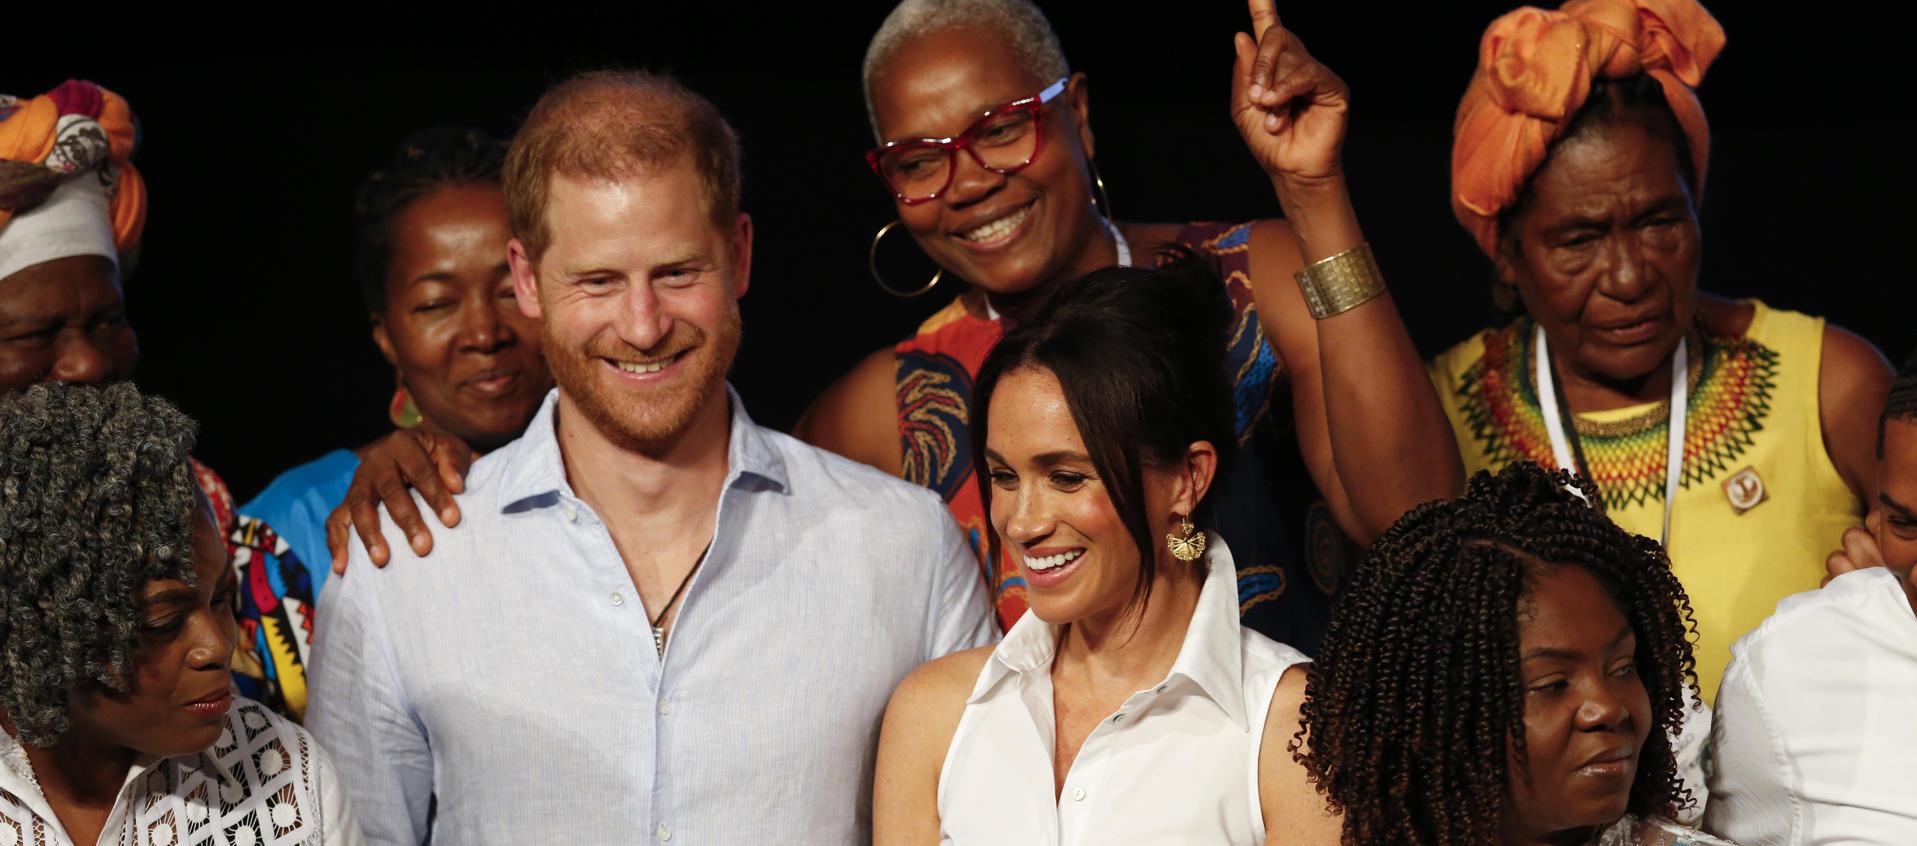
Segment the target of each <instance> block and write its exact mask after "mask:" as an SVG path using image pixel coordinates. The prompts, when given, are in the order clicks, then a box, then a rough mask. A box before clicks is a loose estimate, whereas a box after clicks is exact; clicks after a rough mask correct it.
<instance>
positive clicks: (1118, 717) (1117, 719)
mask: <svg viewBox="0 0 1917 846" xmlns="http://www.w3.org/2000/svg"><path fill="white" fill-rule="evenodd" d="M1124 719H1125V712H1123V711H1120V712H1118V713H1116V714H1113V715H1112V722H1114V723H1117V722H1123V721H1124Z"/></svg>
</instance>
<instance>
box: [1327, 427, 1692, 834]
mask: <svg viewBox="0 0 1917 846" xmlns="http://www.w3.org/2000/svg"><path fill="white" fill-rule="evenodd" d="M1570 485H1576V486H1577V489H1578V490H1579V491H1581V492H1582V493H1583V495H1584V496H1585V497H1590V496H1592V491H1591V486H1590V484H1589V483H1588V482H1584V481H1582V480H1576V479H1574V478H1573V477H1571V476H1570V475H1569V474H1567V473H1565V472H1563V471H1558V472H1555V473H1547V472H1546V471H1544V470H1543V469H1541V468H1539V467H1538V466H1537V465H1535V464H1531V463H1528V462H1526V463H1516V464H1512V465H1510V466H1509V467H1506V468H1505V469H1504V470H1503V472H1501V473H1499V474H1498V475H1496V476H1493V475H1491V474H1490V473H1489V472H1483V471H1481V472H1479V473H1478V474H1477V475H1476V476H1475V477H1473V478H1472V479H1471V481H1470V483H1469V486H1468V489H1467V490H1466V492H1465V495H1464V496H1463V497H1460V498H1458V499H1454V500H1449V501H1440V502H1432V503H1428V504H1425V505H1422V506H1419V507H1418V508H1416V509H1413V510H1412V511H1411V512H1410V513H1408V514H1406V515H1405V516H1404V517H1403V518H1402V519H1400V520H1399V521H1398V522H1397V524H1396V525H1393V526H1392V527H1391V528H1390V529H1389V530H1387V531H1386V532H1385V533H1384V535H1383V536H1382V537H1381V538H1379V540H1378V542H1377V543H1376V544H1375V545H1373V547H1372V549H1371V552H1370V555H1369V556H1367V558H1366V560H1365V562H1364V563H1363V564H1362V565H1361V566H1360V567H1359V568H1358V571H1357V573H1356V575H1355V577H1354V581H1353V584H1352V586H1351V589H1350V590H1348V591H1345V592H1344V593H1343V594H1342V595H1341V598H1340V601H1339V605H1338V607H1337V610H1336V612H1335V613H1334V614H1333V616H1332V621H1331V625H1330V627H1329V629H1328V630H1327V631H1326V633H1325V641H1324V646H1323V649H1322V650H1321V651H1320V653H1319V655H1318V661H1317V663H1316V664H1314V665H1312V666H1311V669H1310V671H1309V680H1308V682H1307V685H1306V692H1305V702H1304V704H1303V705H1302V706H1301V708H1300V712H1301V715H1302V717H1303V720H1304V727H1303V729H1302V730H1301V731H1300V732H1299V735H1298V737H1297V738H1296V739H1295V740H1294V741H1293V743H1292V747H1293V750H1294V752H1295V754H1296V756H1297V759H1298V761H1299V762H1300V763H1301V764H1303V765H1304V767H1305V770H1306V772H1307V773H1308V775H1309V777H1310V779H1311V781H1312V782H1313V783H1315V784H1316V785H1317V786H1318V789H1319V791H1320V792H1322V793H1323V794H1324V796H1325V797H1326V799H1327V800H1328V803H1329V804H1330V805H1331V807H1332V808H1333V809H1334V810H1335V811H1337V812H1339V813H1342V814H1343V817H1344V820H1343V825H1344V834H1343V842H1344V843H1345V844H1374V843H1392V844H1416V846H1425V844H1431V845H1432V846H1439V844H1442V846H1492V844H1533V843H1565V844H1584V843H1597V844H1603V845H1604V846H1633V845H1634V844H1656V846H1685V845H1686V844H1719V843H1723V841H1720V840H1717V839H1716V838H1712V837H1709V836H1707V835H1704V834H1701V833H1699V832H1696V831H1693V830H1690V829H1685V828H1682V827H1680V826H1678V825H1676V824H1674V823H1671V822H1669V821H1668V820H1667V819H1666V818H1668V817H1670V816H1672V815H1674V814H1675V813H1677V812H1678V811H1679V810H1680V809H1681V808H1682V807H1684V806H1686V805H1688V804H1689V803H1690V802H1691V799H1692V797H1691V795H1690V791H1689V790H1688V789H1687V788H1686V787H1685V785H1684V782H1683V780H1682V779H1681V778H1680V777H1679V774H1678V771H1677V761H1676V755H1675V753H1674V751H1673V748H1672V744H1671V740H1670V736H1671V735H1672V734H1674V733H1675V732H1676V731H1677V730H1678V728H1679V727H1680V726H1681V724H1682V723H1683V721H1684V718H1685V711H1686V707H1687V705H1686V703H1687V699H1686V696H1685V692H1686V691H1687V690H1693V691H1694V690H1695V687H1696V684H1697V677H1696V673H1695V671H1694V663H1693V659H1692V656H1691V646H1690V641H1689V637H1690V636H1691V633H1692V631H1693V628H1694V627H1693V624H1692V623H1691V620H1690V613H1691V611H1690V600H1689V599H1688V598H1687V597H1686V596H1685V594H1684V588H1683V586H1682V585H1680V584H1679V583H1678V581H1677V578H1676V577H1675V576H1673V575H1672V574H1671V569H1670V563H1669V560H1668V559H1666V558H1665V556H1664V553H1663V552H1662V550H1661V548H1660V547H1659V546H1658V544H1657V542H1655V541H1653V540H1651V539H1649V538H1645V537H1640V536H1636V535H1632V534H1630V533H1629V532H1626V531H1624V530H1623V529H1620V528H1618V527H1617V526H1616V524H1614V523H1612V522H1611V521H1610V520H1609V519H1607V518H1606V517H1605V515H1604V514H1603V512H1601V511H1599V510H1597V509H1596V508H1595V507H1593V506H1591V505H1589V504H1587V502H1586V500H1583V499H1580V498H1578V497H1577V496H1576V495H1574V494H1573V493H1571V492H1570V491H1569V490H1567V486H1570ZM1307 738H1308V739H1309V742H1308V743H1306V739H1307Z"/></svg>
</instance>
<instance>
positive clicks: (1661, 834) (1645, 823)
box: [1597, 814, 1737, 846]
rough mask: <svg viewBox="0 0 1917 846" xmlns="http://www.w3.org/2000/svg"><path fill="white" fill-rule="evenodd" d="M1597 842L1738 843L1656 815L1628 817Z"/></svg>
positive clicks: (1635, 845) (1650, 845) (1612, 845)
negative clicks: (1641, 817)
mask: <svg viewBox="0 0 1917 846" xmlns="http://www.w3.org/2000/svg"><path fill="white" fill-rule="evenodd" d="M1597 846H1737V844H1735V843H1732V842H1730V841H1729V840H1720V839H1718V838H1716V837H1712V836H1710V835H1708V834H1705V833H1704V832H1701V831H1698V830H1697V829H1694V828H1685V827H1684V826H1681V825H1678V824H1677V823H1674V822H1671V821H1670V820H1664V819H1658V818H1655V817H1651V818H1644V819H1640V818H1638V817H1634V816H1631V815H1630V814H1625V815H1624V818H1623V819H1621V820H1618V821H1617V823H1616V824H1615V825H1613V826H1611V827H1610V828H1607V829H1605V830H1604V834H1602V835H1600V836H1599V837H1598V842H1597Z"/></svg>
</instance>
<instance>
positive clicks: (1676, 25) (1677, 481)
mask: <svg viewBox="0 0 1917 846" xmlns="http://www.w3.org/2000/svg"><path fill="white" fill-rule="evenodd" d="M1723 47H1724V31H1723V30H1722V29H1721V28H1720V27H1719V26H1718V24H1717V21H1716V20H1714V19H1713V18H1712V17H1711V15H1710V13H1709V12H1707V11H1705V9H1704V8H1703V7H1702V6H1700V5H1698V4H1697V3H1696V2H1694V0H1572V2H1569V3H1566V4H1564V6H1563V7H1562V8H1561V9H1559V10H1556V11H1546V10H1543V9H1536V8H1528V7H1527V8H1522V9H1519V10H1517V11H1514V12H1511V13H1510V14H1507V15H1505V16H1504V17H1502V18H1499V19H1498V20H1497V21H1496V22H1494V23H1492V24H1491V27H1490V29H1488V30H1487V31H1486V32H1485V34H1484V40H1483V43H1482V45H1481V48H1480V52H1479V60H1478V70H1477V73H1476V74H1475V75H1474V76H1473V78H1472V80H1471V84H1470V87H1469V88H1468V89H1467V90H1466V92H1465V95H1464V102H1463V103H1462V105H1460V106H1459V108H1458V118H1457V124H1456V140H1455V145H1454V147H1453V149H1452V157H1451V176H1452V197H1451V203H1452V209H1453V211H1454V212H1455V213H1456V214H1457V217H1458V220H1459V221H1460V222H1462V223H1463V224H1464V226H1465V228H1466V229H1467V230H1469V231H1470V232H1471V234H1472V236H1473V237H1475V238H1476V239H1477V242H1478V246H1479V247H1480V248H1482V249H1483V250H1484V252H1485V254H1486V255H1487V256H1489V257H1490V259H1491V261H1492V263H1493V265H1494V266H1495V267H1496V269H1497V279H1498V284H1497V286H1496V292H1497V294H1498V298H1499V302H1500V305H1502V306H1504V307H1506V308H1507V309H1512V308H1513V307H1514V305H1515V304H1518V303H1521V304H1522V306H1523V308H1522V311H1521V312H1520V313H1519V314H1518V315H1517V318H1516V320H1514V321H1513V322H1511V323H1510V324H1508V325H1505V326H1503V327H1500V328H1496V329H1491V330H1487V331H1485V332H1482V333H1480V334H1478V335H1476V336H1474V337H1472V338H1469V339H1467V340H1466V341H1465V342H1463V343H1461V344H1459V345H1457V346H1456V347H1453V348H1451V349H1450V350H1448V351H1446V352H1445V353H1443V354H1442V355H1440V356H1438V358H1437V359H1436V360H1435V361H1433V362H1432V364H1431V371H1432V377H1433V379H1434V380H1435V381H1436V382H1437V385H1438V393H1439V396H1440V399H1441V401H1442V402H1443V404H1444V407H1445V412H1446V414H1447V416H1448V417H1450V419H1451V424H1452V427H1453V429H1454V431H1455V433H1456V434H1457V437H1458V442H1459V447H1460V448H1461V449H1462V450H1463V452H1464V461H1465V468H1466V471H1467V472H1475V471H1477V470H1481V469H1495V468H1499V467H1502V466H1503V465H1504V464H1506V463H1508V462H1510V461H1513V460H1520V459H1521V460H1529V461H1535V462H1538V463H1540V464H1543V465H1545V466H1546V467H1550V466H1553V465H1555V466H1558V467H1563V468H1566V469H1570V470H1573V471H1575V472H1578V473H1580V474H1582V475H1584V476H1586V477H1588V478H1590V479H1591V480H1592V481H1593V482H1594V483H1595V484H1596V486H1597V497H1598V498H1599V500H1600V502H1601V505H1602V507H1603V508H1604V509H1605V510H1606V512H1607V513H1608V514H1609V515H1610V517H1611V518H1612V519H1613V520H1614V521H1616V522H1617V523H1618V524H1619V525H1621V526H1623V527H1624V528H1626V529H1628V530H1630V531H1632V532H1634V533H1636V534H1640V535H1644V536H1647V537H1653V538H1661V539H1662V540H1663V541H1664V544H1665V546H1666V547H1667V548H1668V550H1669V553H1670V557H1671V561H1672V567H1673V569H1674V570H1675V572H1676V574H1677V576H1678V578H1679V579H1680V580H1681V581H1682V582H1683V583H1684V587H1685V590H1686V591H1687V592H1688V593H1689V595H1690V600H1691V606H1692V610H1693V612H1694V615H1695V618H1696V624H1697V634H1698V640H1697V648H1696V656H1697V676H1698V678H1699V680H1700V681H1701V682H1702V689H1703V693H1704V695H1705V696H1706V698H1709V697H1711V696H1714V695H1715V693H1716V688H1717V682H1718V680H1719V678H1720V677H1721V676H1722V674H1723V671H1724V665H1725V664H1726V663H1727V662H1728V660H1729V658H1730V645H1731V643H1732V642H1733V641H1735V640H1736V639H1737V638H1738V637H1739V636H1741V635H1742V634H1744V633H1745V632H1747V631H1749V630H1750V629H1751V628H1753V627H1754V626H1756V625H1757V623H1759V622H1760V621H1762V620H1763V619H1764V618H1765V617H1766V616H1768V615H1769V614H1770V612H1771V610H1772V608H1773V606H1774V605H1775V604H1776V602H1777V600H1779V599H1781V598H1783V597H1785V596H1788V595H1790V594H1793V593H1797V592H1799V591H1803V590H1809V589H1812V588H1815V587H1817V585H1818V582H1819V580H1820V579H1821V578H1822V577H1823V575H1824V566H1823V562H1824V558H1825V552H1826V551H1827V549H1826V548H1827V547H1828V546H1829V544H1830V540H1831V539H1832V538H1835V537H1837V536H1838V535H1840V534H1842V533H1843V531H1844V529H1845V528H1846V527H1847V526H1850V525H1852V524H1855V523H1856V522H1858V520H1859V519H1860V518H1861V517H1862V515H1863V513H1864V509H1865V503H1869V502H1873V501H1874V500H1875V497H1876V491H1875V489H1874V485H1875V482H1874V476H1873V472H1872V458H1873V445H1874V442H1875V431H1876V430H1875V421H1876V419H1877V409H1878V408H1879V407H1881V404H1882V402H1883V396H1884V393H1885V390H1886V386H1887V385H1888V384H1889V380H1890V376H1891V374H1890V369H1889V366H1888V364H1887V362H1885V360H1884V358H1883V356H1882V355H1881V354H1880V353H1879V352H1878V351H1877V350H1876V348H1874V347H1872V346H1871V345H1870V344H1869V343H1868V342H1866V341H1864V340H1862V339H1861V338H1858V337H1857V336H1855V335H1853V334H1851V333H1849V332H1846V331H1844V330H1843V329H1840V328H1838V327H1835V326H1830V325H1827V324H1825V322H1824V321H1823V320H1822V319H1821V318H1816V317H1811V316H1807V315H1803V314H1798V313H1795V312H1789V311H1783V310H1779V309H1773V308H1771V307H1769V306H1767V305H1765V304H1764V303H1762V302H1758V301H1756V300H1731V299H1724V298H1720V297H1716V296H1712V295H1710V294H1705V293H1702V292H1700V291H1698V289H1697V278H1698V267H1699V262H1700V257H1701V255H1702V253H1701V247H1702V244H1701V238H1700V233H1699V230H1698V220H1697V206H1698V202H1699V200H1700V199H1701V198H1702V195H1703V188H1704V174H1705V170H1706V167H1707V165H1708V164H1709V154H1710V129H1709V126H1708V124H1707V123H1706V121H1705V118H1704V111H1703V108H1702V107H1701V106H1700V105H1699V103H1698V100H1697V96H1696V94H1695V93H1694V91H1693V89H1694V87H1695V86H1696V85H1697V84H1698V83H1699V82H1700V81H1701V80H1702V78H1703V76H1704V71H1705V69H1706V68H1708V67H1709V66H1710V63H1711V61H1712V60H1713V59H1714V58H1716V56H1717V54H1718V52H1719V51H1720V50H1721V49H1722V48H1723Z"/></svg>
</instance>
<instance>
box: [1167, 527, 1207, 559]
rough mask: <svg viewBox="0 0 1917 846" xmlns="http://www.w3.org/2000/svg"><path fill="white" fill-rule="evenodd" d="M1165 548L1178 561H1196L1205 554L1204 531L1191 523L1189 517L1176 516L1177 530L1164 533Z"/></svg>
mask: <svg viewBox="0 0 1917 846" xmlns="http://www.w3.org/2000/svg"><path fill="white" fill-rule="evenodd" d="M1165 548H1166V549H1168V550H1171V554H1172V557H1173V558H1176V559H1178V560H1180V561H1197V560H1198V557H1199V556H1201V555H1204V554H1205V533H1204V532H1201V531H1198V527H1197V526H1193V525H1192V524H1191V517H1190V516H1185V517H1180V518H1178V531H1175V532H1167V533H1165Z"/></svg>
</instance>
